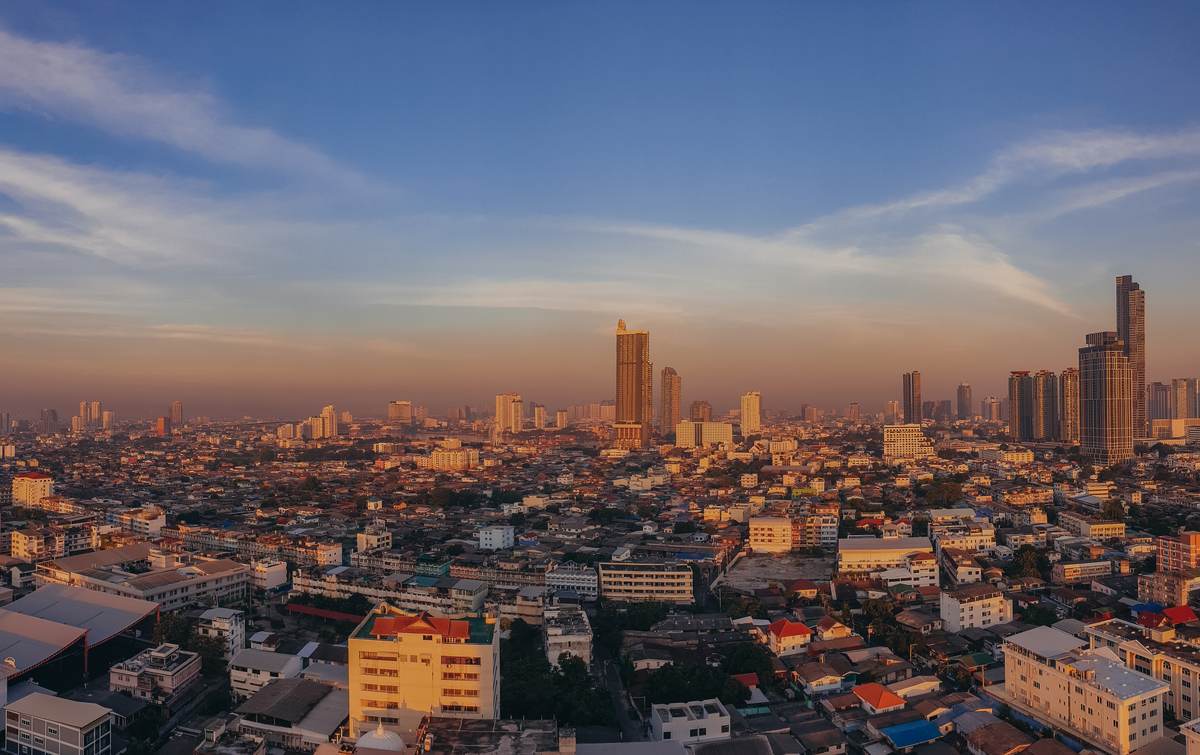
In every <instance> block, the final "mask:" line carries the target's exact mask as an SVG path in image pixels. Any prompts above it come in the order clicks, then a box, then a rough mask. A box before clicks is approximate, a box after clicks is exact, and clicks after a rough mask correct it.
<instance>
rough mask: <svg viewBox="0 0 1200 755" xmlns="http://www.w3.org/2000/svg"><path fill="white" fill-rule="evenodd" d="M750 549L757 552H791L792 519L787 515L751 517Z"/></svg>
mask: <svg viewBox="0 0 1200 755" xmlns="http://www.w3.org/2000/svg"><path fill="white" fill-rule="evenodd" d="M750 549H751V550H752V551H754V552H755V553H790V552H791V550H792V520H791V519H790V518H789V517H786V516H752V517H750Z"/></svg>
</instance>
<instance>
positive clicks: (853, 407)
mask: <svg viewBox="0 0 1200 755" xmlns="http://www.w3.org/2000/svg"><path fill="white" fill-rule="evenodd" d="M861 417H862V407H860V406H859V405H858V402H857V401H851V402H850V406H848V407H846V419H848V420H850V421H851V422H858V420H859V418H861Z"/></svg>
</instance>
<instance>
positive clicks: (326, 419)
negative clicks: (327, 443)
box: [321, 404, 338, 438]
mask: <svg viewBox="0 0 1200 755" xmlns="http://www.w3.org/2000/svg"><path fill="white" fill-rule="evenodd" d="M321 422H322V423H323V427H324V431H323V434H322V437H324V438H336V437H337V435H338V414H337V409H335V408H334V406H333V404H330V405H328V406H326V407H325V408H324V409H322V410H321Z"/></svg>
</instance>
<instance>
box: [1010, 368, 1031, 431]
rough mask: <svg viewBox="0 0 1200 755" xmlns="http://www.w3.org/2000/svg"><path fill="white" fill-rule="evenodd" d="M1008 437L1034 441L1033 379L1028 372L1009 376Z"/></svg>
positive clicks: (1016, 372) (1011, 373) (1017, 372)
mask: <svg viewBox="0 0 1200 755" xmlns="http://www.w3.org/2000/svg"><path fill="white" fill-rule="evenodd" d="M1008 437H1010V438H1012V439H1013V440H1033V377H1032V376H1031V375H1030V374H1029V371H1028V370H1014V371H1012V372H1010V373H1009V375H1008Z"/></svg>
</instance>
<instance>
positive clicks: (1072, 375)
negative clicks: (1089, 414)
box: [1058, 367, 1079, 445]
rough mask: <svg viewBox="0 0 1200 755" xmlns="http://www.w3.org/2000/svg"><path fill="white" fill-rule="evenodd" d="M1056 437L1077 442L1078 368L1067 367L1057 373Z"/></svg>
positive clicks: (1073, 443) (1067, 441)
mask: <svg viewBox="0 0 1200 755" xmlns="http://www.w3.org/2000/svg"><path fill="white" fill-rule="evenodd" d="M1058 439H1059V440H1061V441H1062V442H1064V443H1069V444H1072V445H1075V444H1078V443H1079V369H1078V368H1077V367H1068V368H1066V369H1065V370H1063V371H1062V372H1060V373H1059V374H1058Z"/></svg>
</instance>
